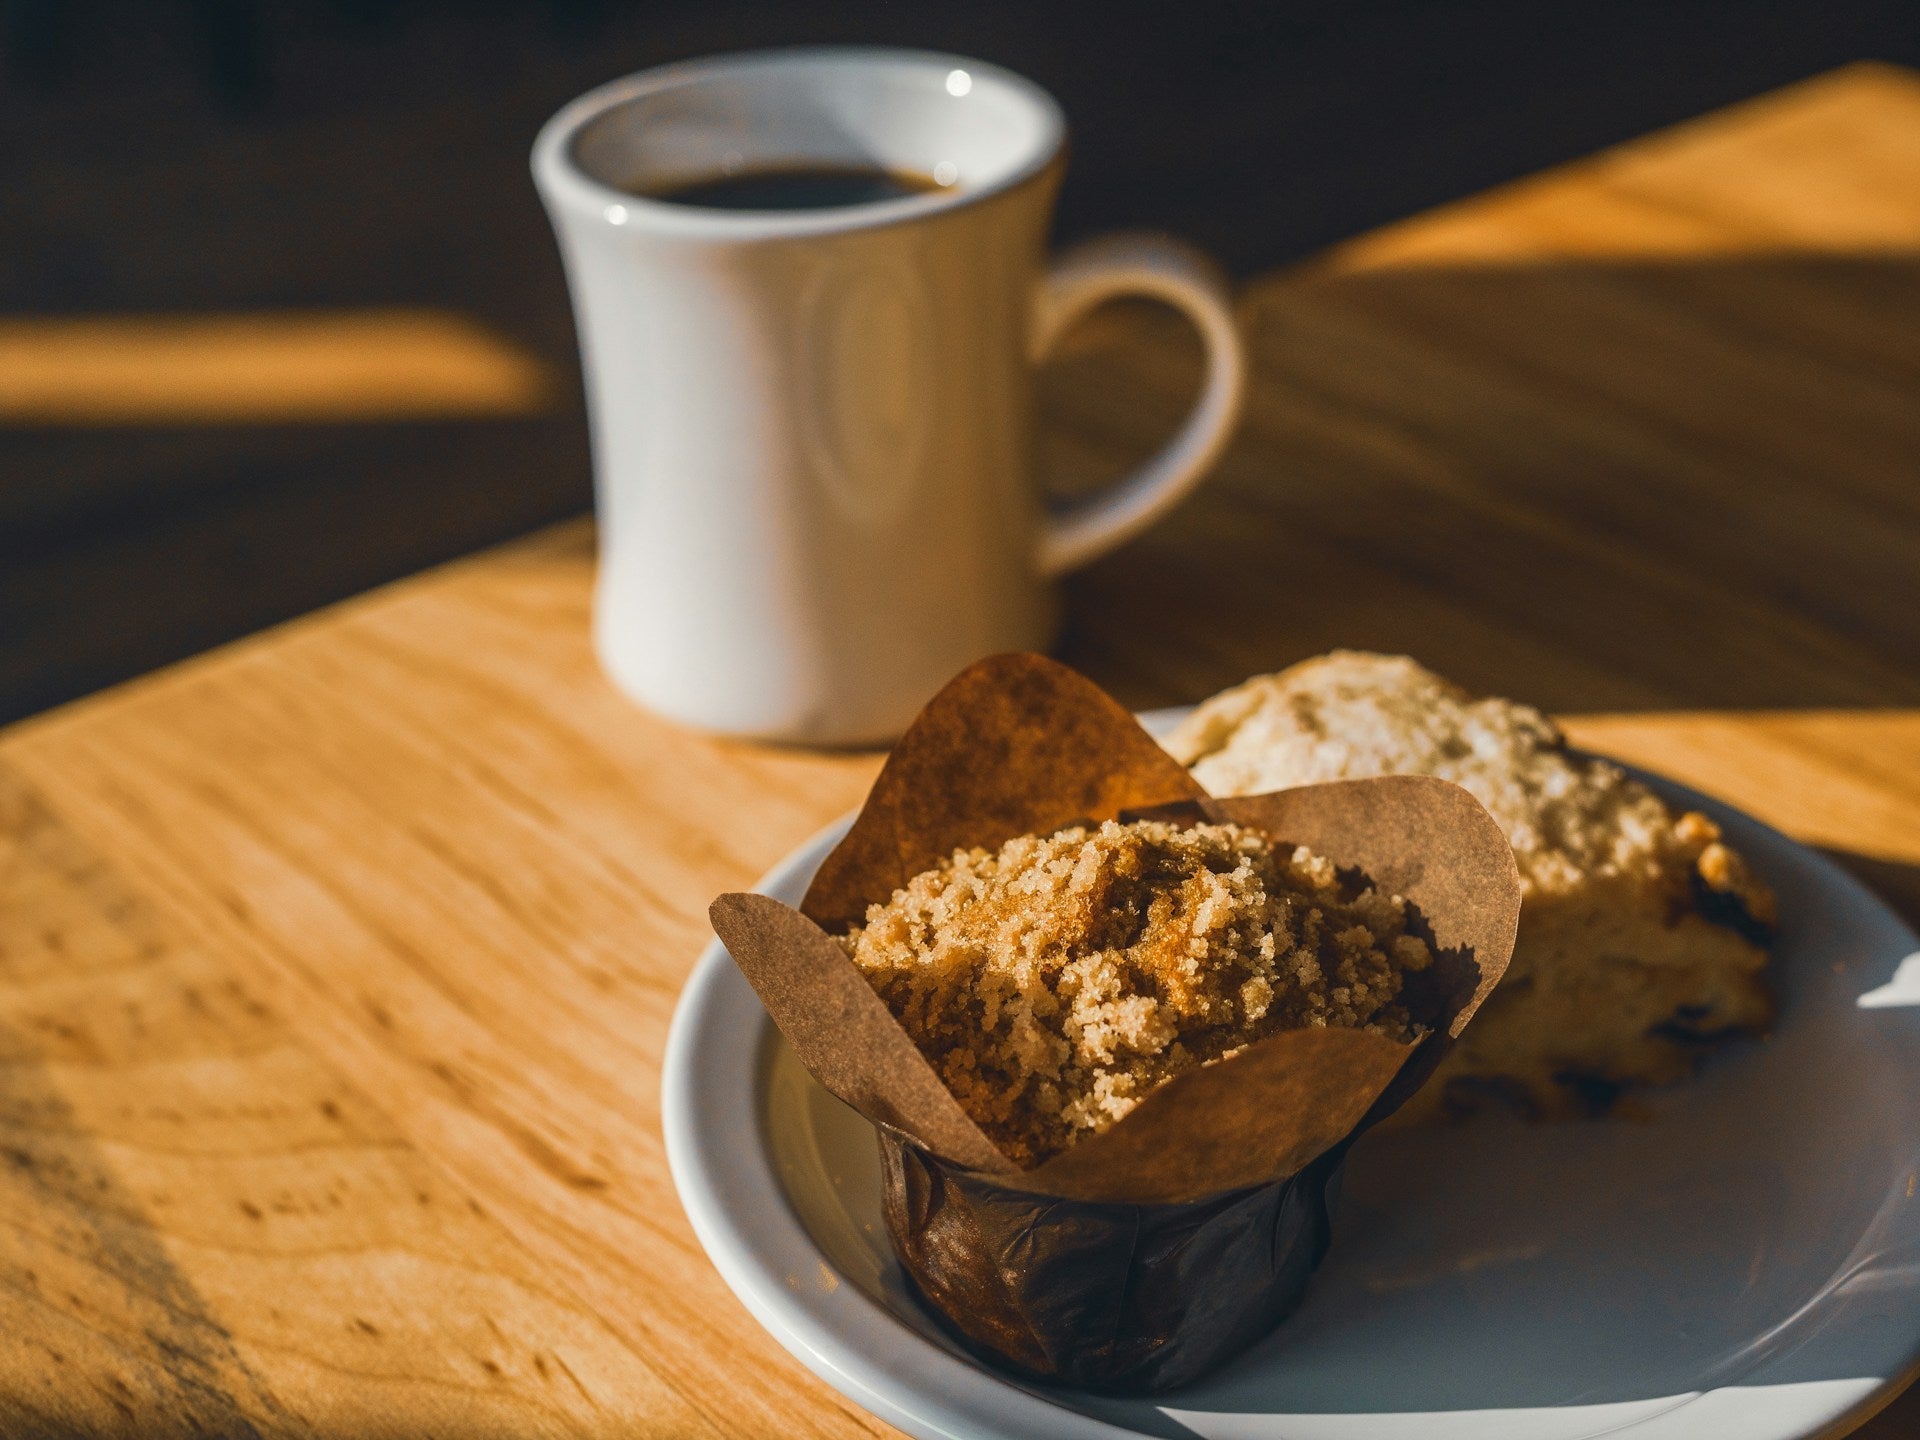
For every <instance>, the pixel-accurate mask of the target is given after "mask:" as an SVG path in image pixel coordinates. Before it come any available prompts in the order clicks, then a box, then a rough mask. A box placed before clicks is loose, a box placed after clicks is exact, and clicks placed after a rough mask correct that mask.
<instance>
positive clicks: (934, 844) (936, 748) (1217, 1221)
mask: <svg viewBox="0 0 1920 1440" xmlns="http://www.w3.org/2000/svg"><path fill="white" fill-rule="evenodd" d="M1141 814H1154V815H1156V816H1166V817H1167V818H1176V819H1180V818H1189V817H1190V818H1191V819H1192V820H1195V821H1198V820H1212V821H1233V822H1236V823H1238V824H1241V825H1246V826H1249V827H1251V828H1254V829H1258V830H1261V831H1263V832H1265V833H1266V834H1267V835H1269V836H1270V837H1272V838H1273V839H1274V840H1276V841H1280V842H1282V843H1285V844H1290V845H1305V846H1307V847H1308V848H1309V849H1311V850H1313V851H1315V852H1316V853H1318V854H1321V855H1324V856H1326V857H1328V858H1329V859H1331V860H1333V861H1334V862H1335V863H1336V865H1338V866H1340V867H1341V868H1342V869H1343V871H1345V870H1352V871H1357V872H1360V873H1361V874H1363V875H1364V876H1365V877H1366V879H1367V880H1368V881H1370V882H1371V883H1373V884H1374V885H1377V886H1379V887H1380V888H1381V889H1383V890H1386V891H1389V892H1392V893H1394V894H1398V895H1401V896H1404V897H1405V898H1406V899H1407V900H1408V901H1409V902H1410V909H1411V913H1412V915H1413V917H1414V920H1415V924H1416V926H1417V927H1418V928H1421V929H1422V930H1423V931H1424V933H1425V935H1426V938H1427V939H1428V940H1429V941H1430V942H1431V943H1432V944H1433V946H1434V948H1435V955H1436V960H1435V963H1434V964H1433V965H1432V966H1430V967H1429V968H1428V969H1427V970H1425V971H1422V972H1419V973H1417V974H1414V975H1409V976H1408V977H1407V979H1406V982H1405V988H1404V990H1403V995H1402V999H1403V1001H1404V1003H1405V1004H1406V1005H1407V1008H1408V1010H1409V1011H1410V1012H1411V1014H1412V1015H1413V1017H1414V1018H1415V1019H1416V1020H1418V1021H1420V1022H1421V1023H1422V1024H1423V1025H1425V1026H1426V1027H1427V1028H1428V1030H1429V1032H1430V1033H1429V1034H1428V1035H1427V1036H1426V1037H1425V1038H1424V1039H1422V1040H1421V1041H1419V1042H1417V1043H1415V1044H1412V1045H1406V1044H1401V1043H1400V1042H1398V1041H1394V1040H1389V1039H1387V1038H1386V1037H1384V1036H1380V1035H1374V1034H1370V1033H1368V1032H1366V1031H1362V1030H1345V1029H1331V1028H1328V1029H1305V1030H1287V1031H1281V1032H1279V1033H1277V1034H1274V1035H1271V1036H1269V1037H1267V1038H1266V1039H1264V1040H1261V1041H1259V1042H1258V1043H1256V1044H1254V1045H1250V1046H1248V1047H1247V1048H1246V1049H1245V1050H1243V1051H1241V1052H1240V1053H1239V1054H1237V1055H1235V1056H1233V1057H1232V1058H1231V1059H1228V1060H1223V1061H1220V1062H1218V1063H1215V1064H1212V1065H1207V1066H1204V1067H1202V1068H1200V1069H1198V1070H1192V1071H1189V1072H1187V1073H1186V1074H1184V1075H1180V1076H1178V1077H1176V1078H1175V1079H1173V1080H1171V1081H1169V1082H1168V1083H1166V1084H1165V1085H1162V1086H1161V1087H1160V1088H1159V1089H1157V1090H1155V1091H1154V1092H1153V1093H1152V1094H1151V1095H1149V1096H1148V1097H1147V1098H1146V1099H1145V1100H1143V1101H1142V1102H1141V1103H1140V1104H1139V1105H1138V1106H1136V1107H1135V1108H1134V1109H1133V1110H1132V1111H1130V1112H1129V1113H1128V1114H1127V1115H1126V1116H1124V1117H1123V1118H1122V1119H1120V1120H1119V1121H1117V1122H1116V1123H1115V1124H1114V1125H1112V1126H1111V1127H1110V1128H1109V1129H1107V1130H1105V1131H1103V1132H1101V1133H1099V1134H1097V1135H1091V1136H1087V1137H1085V1138H1083V1139H1081V1140H1080V1141H1079V1142H1078V1143H1076V1144H1075V1145H1074V1146H1073V1147H1072V1148H1070V1149H1068V1150H1066V1151H1063V1152H1062V1153H1060V1154H1058V1155H1056V1156H1054V1157H1052V1158H1051V1159H1049V1160H1047V1161H1045V1162H1043V1163H1042V1164H1040V1165H1037V1166H1035V1167H1033V1168H1031V1169H1024V1170H1023V1169H1021V1168H1020V1167H1018V1166H1017V1165H1015V1164H1014V1163H1013V1162H1012V1161H1010V1160H1008V1159H1007V1157H1006V1156H1005V1155H1003V1154H1002V1153H1001V1152H1000V1150H999V1149H998V1148H997V1147H996V1146H995V1145H994V1144H993V1142H992V1141H991V1140H989V1139H988V1138H987V1136H986V1135H985V1134H984V1133H983V1132H982V1131H981V1130H980V1129H979V1127H978V1126H976V1125H975V1124H974V1123H973V1121H972V1120H971V1119H969V1118H968V1116H967V1114H966V1112H965V1111H964V1110H962V1109H961V1107H960V1104H959V1102H958V1101H957V1100H955V1099H954V1097H953V1095H952V1093H951V1092H950V1091H948V1089H947V1088H946V1086H945V1085H944V1084H943V1083H942V1082H941V1080H940V1078H939V1076H938V1074H937V1073H936V1072H935V1071H934V1069H933V1067H932V1066H931V1065H930V1064H929V1063H928V1062H927V1060H926V1058H925V1057H924V1056H923V1055H922V1054H921V1052H920V1050H919V1048H918V1047H917V1046H916V1045H915V1044H914V1042H913V1041H912V1039H911V1038H910V1037H909V1036H908V1035H907V1033H906V1032H905V1031H904V1030H903V1029H901V1027H900V1025H899V1024H898V1023H897V1022H896V1021H895V1020H894V1018H893V1016H892V1014H891V1013H890V1012H889V1011H888V1009H887V1007H886V1004H885V1002H884V1001H882V1000H881V999H880V997H879V996H878V995H877V994H876V993H875V992H874V991H873V989H872V988H871V987H870V986H869V985H868V983H867V981H866V979H865V977H864V976H863V975H861V973H860V972H859V971H858V970H857V969H855V968H854V966H853V963H852V962H851V961H850V960H849V959H848V958H847V956H846V952H845V951H843V950H842V949H841V948H840V946H839V944H838V943H837V942H836V941H835V940H834V939H833V938H832V934H831V933H829V932H835V933H837V932H841V931H844V930H846V929H847V928H848V927H849V926H851V925H853V924H856V923H859V922H860V921H861V920H863V919H864V917H865V914H866V909H867V907H868V906H869V905H872V904H875V903H880V902H884V901H886V900H887V899H888V898H889V897H891V895H892V894H893V892H894V891H895V890H896V889H898V888H900V887H901V886H903V885H905V884H906V882H907V881H908V880H910V879H911V878H912V877H913V876H915V875H917V874H919V873H921V872H922V871H924V870H928V869H931V868H932V867H934V866H935V865H937V864H939V863H940V862H941V861H942V860H944V859H946V858H947V857H948V856H950V855H951V854H952V853H953V852H954V851H955V850H959V849H968V848H972V847H975V846H978V847H983V848H986V849H989V850H992V849H997V848H998V847H999V846H1000V845H1001V844H1002V843H1004V842H1005V841H1006V840H1008V839H1011V838H1012V837H1014V836H1016V835H1027V834H1034V835H1048V834H1051V833H1052V832H1054V831H1056V830H1059V829H1062V828H1064V827H1065V826H1068V825H1072V824H1076V823H1095V824H1097V823H1099V822H1100V821H1103V820H1109V819H1119V818H1134V817H1135V816H1138V815H1141ZM1519 908H1520V890H1519V878H1518V875H1517V872H1516V871H1515V868H1514V863H1513V852H1512V849H1511V848H1510V846H1509V845H1508V843H1507V840H1506V838H1505V837H1504V836H1503V835H1502V834H1501V832H1500V829H1499V827H1498V826H1497V825H1495V823H1494V822H1493V819H1492V818H1491V817H1490V816H1489V815H1488V814H1487V813H1486V811H1485V810H1484V809H1482V808H1481V807H1480V805H1479V803H1478V802H1477V801H1475V800H1474V799H1473V798H1472V797H1471V796H1470V795H1468V794H1467V793H1466V791H1464V790H1462V789H1460V788H1459V787H1457V786H1455V785H1451V784H1449V783H1447V782H1446V781H1443V780H1434V779H1430V778H1427V777H1423V776H1393V777H1388V778H1385V779H1377V780H1359V781H1347V782H1341V783H1337V784H1331V785H1311V786H1304V787H1302V788H1300V789H1296V790H1287V791H1281V792H1278V793H1276V794H1272V795H1256V796H1247V797H1241V798H1236V799H1214V798H1213V797H1211V796H1208V795H1207V794H1206V792H1205V791H1204V790H1202V789H1201V788H1200V787H1199V785H1197V784H1196V783H1195V782H1194V780H1193V778H1192V777H1191V776H1190V775H1188V774H1187V772H1186V771H1185V770H1184V769H1183V768H1182V767H1181V766H1180V765H1179V764H1178V762H1176V761H1175V760H1173V758H1172V757H1171V756H1169V755H1167V753H1166V752H1165V751H1163V750H1162V749H1161V748H1160V746H1159V745H1158V744H1157V743H1156V742H1155V741H1154V739H1153V737H1152V736H1150V735H1148V734H1147V733H1146V731H1145V730H1143V729H1141V728H1140V725H1139V723H1138V722H1137V721H1136V720H1135V719H1134V718H1133V716H1132V715H1131V714H1129V713H1128V712H1127V711H1126V710H1125V709H1124V708H1123V707H1122V706H1120V705H1119V704H1118V703H1117V702H1115V701H1114V700H1113V699H1111V698H1110V697H1109V696H1107V695H1106V694H1105V693H1104V692H1103V691H1101V690H1100V689H1099V688H1098V687H1097V686H1095V685H1094V684H1093V683H1092V682H1091V681H1089V680H1087V679H1085V678H1084V677H1082V676H1080V675H1078V674H1076V673H1075V672H1073V671H1072V670H1069V669H1067V668H1066V667H1064V666H1062V665H1059V664H1056V663H1055V662H1053V661H1050V660H1047V659H1045V658H1043V657H1041V656H1037V655H1003V656H996V657H994V658H993V659H990V660H983V661H981V662H980V663H979V664H977V665H974V666H973V667H971V668H970V669H968V670H966V671H965V672H963V673H962V674H961V675H960V676H959V677H958V678H956V679H955V680H953V681H952V682H951V683H950V684H949V685H948V686H947V687H946V688H945V689H944V690H942V691H941V692H940V693H939V694H938V695H937V696H935V697H934V699H933V700H932V701H931V702H929V704H928V705H927V707H926V709H925V710H923V711H922V712H921V714H920V717H919V719H918V720H916V721H915V722H914V724H913V726H912V727H911V728H910V729H909V730H908V731H907V733H906V734H905V735H904V736H903V737H902V738H901V740H900V743H899V744H898V745H897V746H896V747H895V748H894V751H893V753H892V755H891V756H890V757H889V758H888V760H887V763H886V766H885V767H884V768H883V769H882V771H881V772H880V776H879V778H878V779H877V780H875V782H874V786H873V789H872V791H871V792H870V793H869V795H868V797H867V802H866V805H865V806H864V807H863V808H862V810H861V812H860V815H859V817H858V818H857V819H856V820H855V821H854V824H853V828H852V829H851V830H849V831H848V833H847V835H846V838H845V839H843V840H842V841H841V842H840V844H839V845H838V846H836V847H835V849H834V850H833V852H832V853H831V854H830V855H829V856H828V857H827V858H826V860H825V861H824V862H823V863H822V864H821V867H820V870H819V873H818V874H817V875H816V876H815V878H814V881H813V885H812V887H811V888H810V889H809V890H808V892H807V895H806V898H805V899H804V900H803V901H802V903H801V908H800V909H799V910H797V911H796V910H793V909H790V908H789V907H787V906H785V905H782V904H780V903H779V902H778V901H775V900H772V899H769V898H767V897H766V896H761V895H745V894H732V895H723V896H721V897H720V898H719V899H718V900H716V901H715V902H714V904H713V907H712V909H711V911H710V914H711V916H712V919H713V925H714V929H715V931H716V932H717V933H718V934H719V936H720V938H721V939H722V940H723V941H724V942H725V943H726V946H727V949H728V950H729V951H730V952H731V953H732V955H733V958H734V960H735V962H736V963H738V964H739V966H740V968H741V970H742V971H743V972H744V973H745V975H746V977H747V979H748V980H749V981H750V982H751V983H752V985H753V987H754V989H755V990H756V991H757V992H758V993H759V995H760V998H761V1001H762V1002H763V1003H764V1004H765V1005H766V1007H767V1011H768V1013H769V1014H770V1015H771V1016H772V1018H773V1021H774V1024H775V1025H777V1026H778V1027H779V1029H780V1032H781V1034H782V1035H784V1036H785V1037H786V1039H787V1042H788V1043H789V1044H790V1045H792V1046H793V1048H794V1050H795V1052H796V1053H797V1054H798V1055H799V1058H800V1061H801V1063H802V1064H804V1065H805V1066H806V1067H807V1069H808V1070H809V1071H810V1072H811V1073H812V1075H813V1076H814V1078H815V1079H816V1080H818V1081H819V1082H820V1083H821V1084H822V1085H824V1086H825V1087H826V1088H827V1089H828V1090H829V1091H831V1092H832V1093H833V1094H834V1095H836V1096H838V1097H839V1098H840V1099H841V1100H843V1101H845V1102H846V1103H847V1104H849V1105H851V1106H852V1107H853V1108H854V1109H855V1110H857V1111H859V1112H860V1114H861V1115H863V1116H865V1117H866V1118H867V1119H868V1120H870V1121H871V1122H873V1124H874V1125H875V1126H876V1127H877V1128H878V1129H879V1132H880V1151H881V1160H882V1165H883V1174H884V1177H885V1197H884V1198H885V1215H886V1222H887V1229H888V1233H889V1235H890V1237H891V1239H892V1241H893V1246H894V1251H895V1253H896V1255H897V1256H898V1257H899V1259H900V1263H901V1266H902V1268H903V1269H904V1270H905V1272H906V1274H907V1275H908V1277H909V1278H910V1279H911V1280H912V1281H913V1283H914V1285H915V1287H916V1288H917V1290H918V1291H919V1293H920V1295H921V1296H922V1297H923V1298H924V1299H925V1300H926V1301H927V1302H928V1304H929V1305H930V1307H931V1308H932V1309H933V1311H934V1312H935V1313H936V1314H937V1315H938V1316H939V1317H940V1319H941V1320H942V1321H943V1322H944V1323H945V1324H946V1326H947V1327H948V1328H949V1329H951V1330H952V1331H953V1332H954V1333H955V1334H956V1335H958V1336H959V1337H960V1338H961V1339H962V1340H963V1341H964V1342H965V1343H966V1344H967V1345H968V1346H969V1347H970V1348H972V1349H973V1350H975V1351H976V1352H979V1353H982V1354H984V1355H987V1356H989V1357H991V1358H993V1359H996V1360H998V1361H1000V1362H1002V1363H1004V1364H1006V1365H1009V1366H1011V1367H1012V1368H1014V1369H1016V1370H1018V1371H1020V1372H1022V1373H1024V1374H1026V1375H1029V1376H1033V1377H1035V1378H1038V1379H1041V1380H1044V1381H1048V1382H1053V1383H1062V1384H1068V1385H1074V1386H1080V1387H1084V1388H1088V1389H1095V1390H1103V1391H1109V1392H1123V1391H1127V1392H1141V1391H1149V1390H1162V1389H1167V1388H1170V1387H1172V1386H1176V1385H1180V1384H1184V1383H1186V1382H1187V1381H1190V1380H1193V1379H1195V1378H1197V1377H1198V1376H1199V1375H1201V1374H1202V1373H1204V1372H1205V1371H1206V1370H1207V1369H1209V1368H1211V1367H1212V1366H1213V1365H1215V1364H1217V1363H1219V1362H1220V1361H1222V1360H1224V1359H1226V1358H1227V1357H1228V1356H1229V1355H1232V1354H1234V1353H1236V1352H1237V1351H1239V1350H1240V1349H1242V1348H1243V1347H1244V1346H1246V1345H1247V1344H1249V1343H1250V1342H1251V1341H1253V1340H1254V1339H1256V1338H1258V1336H1260V1335H1261V1334H1264V1333H1265V1332H1266V1331H1267V1330H1268V1329H1270V1328H1271V1327H1272V1326H1273V1325H1275V1324H1277V1323H1278V1322H1279V1320H1280V1319H1281V1318H1282V1317H1283V1316H1284V1315H1285V1314H1286V1313H1287V1312H1288V1311H1290V1310H1291V1309H1292V1308H1293V1307H1294V1305H1296V1304H1297V1303H1298V1302H1299V1299H1300V1297H1301V1296H1302V1294H1304V1292H1305V1289H1306V1286H1307V1282H1308V1279H1309V1278H1310V1276H1311V1274H1312V1271H1313V1269H1314V1267H1315V1266H1316V1265H1317V1264H1318V1263H1319V1261H1320V1258H1321V1256H1322V1255H1323V1254H1324V1253H1325V1251H1326V1246H1327V1236H1328V1204H1327V1188H1328V1183H1329V1180H1330V1178H1331V1177H1332V1176H1334V1175H1335V1174H1336V1173H1337V1171H1338V1167H1339V1166H1340V1164H1341V1162H1342V1160H1343V1159H1344V1157H1345V1154H1346V1150H1347V1147H1348V1146H1350V1145H1351V1144H1352V1142H1353V1141H1354V1139H1355V1138H1357V1137H1358V1136H1359V1135H1360V1134H1361V1133H1362V1132H1363V1131H1364V1130H1365V1129H1366V1128H1367V1127H1368V1126H1370V1125H1372V1124H1374V1123H1376V1122H1378V1121H1379V1120H1381V1119H1383V1118H1385V1116H1387V1115H1388V1114H1390V1113H1392V1111H1393V1110H1394V1109H1395V1108H1397V1107H1398V1106H1399V1105H1400V1104H1401V1103H1402V1102H1403V1101H1404V1100H1405V1099H1406V1098H1407V1097H1408V1096H1409V1095H1411V1094H1412V1093H1413V1092H1414V1091H1415V1090H1416V1089H1418V1088H1419V1086H1420V1084H1421V1083H1422V1082H1423V1081H1424V1080H1425V1079H1426V1078H1427V1076H1428V1075H1430V1074H1431V1073H1432V1071H1433V1068H1434V1067H1435V1066H1436V1065H1437V1064H1438V1063H1439V1062H1440V1059H1441V1057H1442V1056H1443V1055H1444V1054H1445V1051H1446V1049H1447V1047H1448V1046H1449V1045H1451V1044H1452V1042H1453V1040H1454V1039H1455V1038H1457V1037H1458V1035H1459V1034H1460V1032H1461V1030H1462V1029H1463V1028H1464V1027H1465V1026H1466V1024H1467V1022H1468V1021H1469V1020H1470V1019H1471V1018H1472V1016H1473V1012H1474V1011H1475V1009H1477V1008H1478V1006H1479V1005H1480V1002H1481V1001H1482V1000H1484V999H1485V998H1486V996H1487V994H1488V993H1489V992H1490V991H1491V990H1492V989H1493V986H1494V985H1495V983H1497V982H1498V980H1499V978H1500V976H1501V974H1502V973H1503V972H1504V971H1505V969H1506V964H1507V959H1508V956H1509V955H1510V954H1511V953H1512V949H1513V935H1514V927H1515V924H1516V922H1517V920H1518V917H1519Z"/></svg>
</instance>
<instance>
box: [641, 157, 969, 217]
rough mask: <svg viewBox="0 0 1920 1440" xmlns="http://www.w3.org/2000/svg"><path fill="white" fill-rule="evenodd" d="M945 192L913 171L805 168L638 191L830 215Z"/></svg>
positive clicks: (692, 201)
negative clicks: (828, 212)
mask: <svg viewBox="0 0 1920 1440" xmlns="http://www.w3.org/2000/svg"><path fill="white" fill-rule="evenodd" d="M944 188H945V187H944V186H942V185H941V184H940V182H939V181H937V180H935V179H934V178H933V177H932V176H930V175H916V174H914V173H913V172H912V171H910V170H882V169H880V168H878V167H873V168H867V167H862V166H839V165H834V166H826V165H820V166H807V167H804V168H802V167H798V166H796V167H791V168H787V169H781V170H749V171H747V172H745V173H744V174H740V175H717V176H714V177H712V178H710V179H706V180H695V181H693V182H691V183H690V184H685V185H674V186H670V187H668V188H666V189H653V188H648V187H645V186H634V187H632V189H633V191H634V193H635V194H637V195H644V196H645V197H646V198H647V199H649V200H665V201H668V202H669V203H671V204H674V205H699V206H703V207H705V208H706V209H709V210H831V209H835V208H837V207H839V206H842V205H871V204H873V202H874V201H876V200H899V199H902V198H904V197H905V196H908V195H925V194H926V193H927V192H928V191H930V190H940V189H944Z"/></svg>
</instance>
